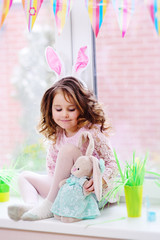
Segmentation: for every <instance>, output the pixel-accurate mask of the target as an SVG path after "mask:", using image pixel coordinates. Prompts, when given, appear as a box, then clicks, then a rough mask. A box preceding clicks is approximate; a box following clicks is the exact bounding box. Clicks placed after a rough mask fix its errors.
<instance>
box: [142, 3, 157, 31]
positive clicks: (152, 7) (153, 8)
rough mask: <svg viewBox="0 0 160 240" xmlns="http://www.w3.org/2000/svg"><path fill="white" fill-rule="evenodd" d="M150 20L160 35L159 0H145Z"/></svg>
mask: <svg viewBox="0 0 160 240" xmlns="http://www.w3.org/2000/svg"><path fill="white" fill-rule="evenodd" d="M145 4H146V6H147V8H148V10H149V13H150V16H151V19H152V22H153V24H154V26H155V29H156V31H157V33H158V34H159V35H160V0H145Z"/></svg>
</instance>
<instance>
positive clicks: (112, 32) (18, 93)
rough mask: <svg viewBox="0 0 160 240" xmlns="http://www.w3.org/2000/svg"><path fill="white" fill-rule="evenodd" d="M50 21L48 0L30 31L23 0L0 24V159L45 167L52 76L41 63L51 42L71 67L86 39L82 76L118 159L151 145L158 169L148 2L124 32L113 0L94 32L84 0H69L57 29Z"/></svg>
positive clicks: (155, 57) (155, 59)
mask: <svg viewBox="0 0 160 240" xmlns="http://www.w3.org/2000/svg"><path fill="white" fill-rule="evenodd" d="M142 8H143V11H142ZM142 12H143V14H141V13H142ZM82 16H83V18H82ZM54 24H55V23H54V15H53V11H52V7H51V3H50V0H46V1H44V2H43V4H42V7H41V9H40V12H39V15H38V17H37V20H36V22H35V24H34V27H33V30H32V32H31V33H29V32H28V29H27V24H26V19H25V14H24V11H23V8H22V5H21V2H20V3H19V2H15V3H13V5H12V8H11V10H10V11H9V13H8V16H7V18H6V20H5V23H4V25H3V27H2V29H1V30H0V76H1V81H0V96H1V101H0V109H1V117H0V142H1V148H0V156H1V159H0V166H1V165H3V164H4V163H5V164H6V163H7V162H10V160H11V159H16V158H19V159H21V165H25V164H27V169H32V170H37V171H41V170H44V169H45V149H43V144H42V137H41V136H40V135H39V134H38V133H37V131H36V125H37V123H38V119H39V107H40V100H41V97H42V95H43V93H44V91H45V89H46V88H48V87H49V86H50V85H51V84H52V82H53V81H54V77H55V76H54V74H53V73H52V72H50V70H49V68H48V66H47V65H46V63H45V57H44V50H45V48H46V46H48V45H52V46H53V45H54V46H55V48H56V49H57V51H58V52H59V54H60V56H61V57H62V58H63V60H64V61H65V66H66V68H67V71H69V72H70V71H71V68H72V64H73V62H74V61H75V59H76V56H77V51H78V49H79V47H81V46H83V45H86V44H87V45H88V46H89V50H90V51H89V53H90V65H89V67H88V68H87V70H86V71H85V72H84V73H83V76H82V77H83V79H84V80H85V81H86V83H87V84H88V86H89V88H91V89H93V90H94V91H95V92H96V93H97V95H98V99H99V101H100V102H102V103H103V104H104V106H105V110H106V112H107V113H108V116H109V118H110V119H111V122H112V125H113V129H114V132H115V134H114V135H113V137H112V138H111V143H112V146H113V148H115V149H116V151H117V154H118V156H119V158H120V160H121V161H126V160H128V159H129V158H131V156H132V152H133V151H134V150H135V151H136V155H137V156H140V157H143V156H144V155H145V153H146V152H147V151H149V153H150V155H149V161H148V169H152V170H154V171H158V170H159V169H160V160H159V156H160V147H159V146H160V140H159V139H160V120H159V119H160V116H159V115H160V104H159V99H160V83H159V77H160V68H159V62H160V51H159V49H160V40H159V37H158V36H157V33H156V31H155V29H154V26H153V24H152V22H151V19H150V16H149V13H148V12H147V8H146V7H145V6H144V4H141V6H140V7H139V8H137V9H136V12H135V14H134V16H133V17H132V19H131V22H130V25H129V28H128V30H127V32H126V35H125V37H124V38H122V37H121V33H120V30H119V27H118V23H117V19H116V16H115V13H114V10H113V7H112V5H111V3H110V4H109V7H108V9H107V12H106V15H105V19H104V22H103V24H102V27H101V29H100V32H99V35H98V38H97V39H95V37H94V34H93V31H92V28H91V24H90V20H89V17H88V13H87V11H86V9H85V6H84V4H83V3H82V1H79V0H75V1H74V4H73V8H72V11H71V14H70V16H69V18H68V21H67V22H66V25H65V28H64V30H63V32H62V34H61V35H60V36H59V35H58V34H57V31H56V29H55V27H54ZM68 59H70V61H68Z"/></svg>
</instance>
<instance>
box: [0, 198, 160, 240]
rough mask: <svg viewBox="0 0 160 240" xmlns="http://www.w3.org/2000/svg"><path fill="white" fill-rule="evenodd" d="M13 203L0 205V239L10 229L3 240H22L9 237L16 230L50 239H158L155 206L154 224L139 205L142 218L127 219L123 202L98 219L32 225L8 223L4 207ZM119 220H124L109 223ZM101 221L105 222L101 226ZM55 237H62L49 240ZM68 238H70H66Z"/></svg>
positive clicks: (158, 215)
mask: <svg viewBox="0 0 160 240" xmlns="http://www.w3.org/2000/svg"><path fill="white" fill-rule="evenodd" d="M18 201H19V200H18ZM13 202H17V199H16V198H11V199H10V201H9V202H6V203H0V236H2V235H3V231H5V230H7V231H6V233H7V234H9V231H10V230H11V231H12V234H11V238H9V237H8V236H9V235H7V238H6V239H7V240H10V239H22V238H14V237H13V234H14V233H15V234H17V232H19V231H25V232H30V233H31V234H32V235H33V233H34V234H35V233H37V234H38V233H41V234H42V233H43V234H48V233H50V234H52V235H51V236H52V239H72V238H71V236H73V239H76V238H77V239H103V238H105V239H135V240H140V239H141V240H142V239H145V240H150V239H152V240H158V239H160V227H159V226H160V207H159V205H154V210H155V211H156V221H155V222H148V221H147V217H146V209H145V206H143V209H142V217H140V218H128V217H127V212H126V206H125V203H120V204H119V205H117V204H113V205H110V206H109V207H108V208H105V209H104V210H103V211H102V212H101V216H100V217H98V218H96V219H94V220H84V221H80V222H77V223H62V222H59V221H58V220H55V219H54V218H52V219H47V220H41V221H34V222H29V221H26V222H25V221H19V222H15V221H12V220H11V219H9V218H8V216H7V206H8V205H9V204H11V203H13ZM120 218H125V219H123V220H117V221H112V222H109V221H111V220H116V219H120ZM105 221H108V222H106V223H104V222H105ZM95 223H98V224H95ZM99 223H100V224H99ZM91 224H95V225H91ZM88 225H90V226H88ZM55 234H58V236H60V235H62V236H63V237H62V238H53V237H54V235H55ZM5 236H6V235H5ZM15 236H18V235H15ZM68 236H70V237H69V238H67V237H68ZM21 237H22V236H21ZM23 239H27V238H23ZM34 239H35V240H36V239H39V238H36V237H34ZM46 239H47V240H48V239H50V238H49V237H48V238H46Z"/></svg>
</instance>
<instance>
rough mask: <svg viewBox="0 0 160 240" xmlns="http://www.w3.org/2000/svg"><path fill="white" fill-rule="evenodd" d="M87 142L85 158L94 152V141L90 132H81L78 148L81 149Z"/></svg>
mask: <svg viewBox="0 0 160 240" xmlns="http://www.w3.org/2000/svg"><path fill="white" fill-rule="evenodd" d="M87 140H89V144H88V147H87V150H86V154H85V155H86V156H92V154H93V151H94V140H93V137H92V134H91V133H90V132H87V131H86V132H83V133H82V134H81V136H80V139H79V143H78V147H79V148H80V149H81V148H82V146H83V144H84V143H85V142H86V141H87Z"/></svg>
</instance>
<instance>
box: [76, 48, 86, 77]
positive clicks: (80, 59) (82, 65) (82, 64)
mask: <svg viewBox="0 0 160 240" xmlns="http://www.w3.org/2000/svg"><path fill="white" fill-rule="evenodd" d="M86 51H87V46H84V47H81V48H80V49H79V51H78V56H77V59H76V62H75V64H74V66H73V75H77V74H80V73H81V72H82V71H84V70H85V69H86V67H87V66H88V63H89V57H88V55H87V53H86Z"/></svg>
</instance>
